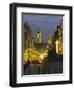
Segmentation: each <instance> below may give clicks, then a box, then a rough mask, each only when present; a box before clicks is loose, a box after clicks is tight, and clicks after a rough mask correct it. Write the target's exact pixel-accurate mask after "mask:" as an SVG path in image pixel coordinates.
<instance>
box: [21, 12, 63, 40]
mask: <svg viewBox="0 0 74 90" xmlns="http://www.w3.org/2000/svg"><path fill="white" fill-rule="evenodd" d="M62 18H63V16H61V15H50V14H49V15H39V14H24V13H23V14H22V23H23V25H24V23H25V22H27V23H28V25H29V26H30V28H31V30H32V35H33V38H34V39H35V40H36V32H37V31H38V28H40V30H39V31H40V32H41V33H42V40H43V41H44V42H47V40H48V37H49V36H50V37H52V36H53V34H54V31H55V30H56V27H57V25H59V24H60V22H61V20H62Z"/></svg>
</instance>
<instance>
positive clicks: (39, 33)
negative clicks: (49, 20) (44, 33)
mask: <svg viewBox="0 0 74 90" xmlns="http://www.w3.org/2000/svg"><path fill="white" fill-rule="evenodd" d="M36 36H37V43H41V42H42V38H41V32H40V31H39V28H38V32H37V35H36Z"/></svg>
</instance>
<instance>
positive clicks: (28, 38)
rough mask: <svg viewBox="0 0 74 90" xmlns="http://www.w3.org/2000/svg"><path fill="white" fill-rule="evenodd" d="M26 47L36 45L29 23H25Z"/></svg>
mask: <svg viewBox="0 0 74 90" xmlns="http://www.w3.org/2000/svg"><path fill="white" fill-rule="evenodd" d="M24 47H25V48H32V47H34V41H33V37H32V32H31V29H30V27H29V25H28V24H27V23H25V24H24Z"/></svg>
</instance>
